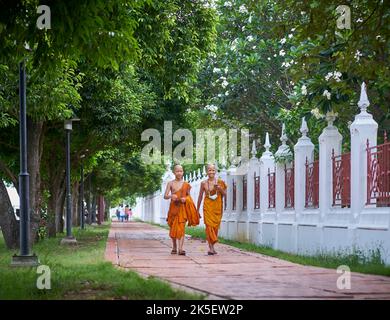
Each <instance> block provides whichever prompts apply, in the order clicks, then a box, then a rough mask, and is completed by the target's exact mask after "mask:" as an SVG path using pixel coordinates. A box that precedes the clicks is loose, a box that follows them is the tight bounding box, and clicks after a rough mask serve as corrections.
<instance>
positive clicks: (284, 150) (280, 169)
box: [275, 123, 291, 217]
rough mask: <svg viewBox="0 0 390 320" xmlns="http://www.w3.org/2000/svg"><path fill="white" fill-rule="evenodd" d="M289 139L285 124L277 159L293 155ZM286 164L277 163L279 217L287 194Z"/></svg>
mask: <svg viewBox="0 0 390 320" xmlns="http://www.w3.org/2000/svg"><path fill="white" fill-rule="evenodd" d="M287 140H288V138H287V135H286V127H285V125H284V123H283V126H282V135H281V137H280V141H281V142H282V144H281V145H280V146H279V148H278V151H276V153H275V157H281V158H283V157H285V156H288V155H290V154H291V151H290V147H289V146H288V145H287V144H286V142H287ZM284 169H285V163H281V162H277V163H276V173H275V188H276V189H275V196H276V199H275V209H276V214H277V217H278V215H279V214H280V213H281V212H282V211H283V210H284V194H285V184H284V177H285V171H284Z"/></svg>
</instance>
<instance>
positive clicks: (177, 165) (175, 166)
mask: <svg viewBox="0 0 390 320" xmlns="http://www.w3.org/2000/svg"><path fill="white" fill-rule="evenodd" d="M177 168H180V169H181V170H183V167H182V166H181V165H180V164H175V165H174V167H173V171H175V170H176V169H177Z"/></svg>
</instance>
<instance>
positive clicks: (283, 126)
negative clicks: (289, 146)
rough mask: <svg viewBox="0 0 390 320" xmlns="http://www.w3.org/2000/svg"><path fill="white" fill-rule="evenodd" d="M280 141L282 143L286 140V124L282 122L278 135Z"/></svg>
mask: <svg viewBox="0 0 390 320" xmlns="http://www.w3.org/2000/svg"><path fill="white" fill-rule="evenodd" d="M280 141H282V144H283V145H285V144H286V142H287V135H286V125H285V124H284V123H283V124H282V135H281V136H280Z"/></svg>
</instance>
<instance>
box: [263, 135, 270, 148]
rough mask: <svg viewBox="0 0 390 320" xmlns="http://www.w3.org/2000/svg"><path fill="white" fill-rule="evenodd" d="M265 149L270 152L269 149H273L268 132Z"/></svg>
mask: <svg viewBox="0 0 390 320" xmlns="http://www.w3.org/2000/svg"><path fill="white" fill-rule="evenodd" d="M264 148H265V150H266V151H269V148H271V144H270V143H269V134H268V132H267V133H266V134H265V143H264Z"/></svg>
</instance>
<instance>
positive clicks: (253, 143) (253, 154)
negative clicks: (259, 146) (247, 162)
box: [251, 140, 257, 159]
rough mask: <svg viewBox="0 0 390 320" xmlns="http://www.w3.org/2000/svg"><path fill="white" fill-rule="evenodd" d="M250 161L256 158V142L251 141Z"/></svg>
mask: <svg viewBox="0 0 390 320" xmlns="http://www.w3.org/2000/svg"><path fill="white" fill-rule="evenodd" d="M251 153H252V159H255V158H256V154H257V150H256V140H253V142H252V152H251Z"/></svg>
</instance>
